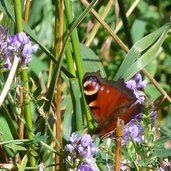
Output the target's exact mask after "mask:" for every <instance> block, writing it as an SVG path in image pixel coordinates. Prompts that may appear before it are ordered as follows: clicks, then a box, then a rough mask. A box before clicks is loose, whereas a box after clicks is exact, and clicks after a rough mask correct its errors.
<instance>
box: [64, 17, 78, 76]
mask: <svg viewBox="0 0 171 171" xmlns="http://www.w3.org/2000/svg"><path fill="white" fill-rule="evenodd" d="M66 28H67V26H66V20H64V33H66V32H67V29H66ZM65 54H66V61H67V65H68V70H69V72H71V74H72V75H74V76H75V69H74V61H73V57H72V52H71V47H70V43H69V42H68V41H67V42H66V51H65Z"/></svg>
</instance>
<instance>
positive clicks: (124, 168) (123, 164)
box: [120, 160, 129, 171]
mask: <svg viewBox="0 0 171 171" xmlns="http://www.w3.org/2000/svg"><path fill="white" fill-rule="evenodd" d="M127 164H128V161H127V160H122V161H121V166H120V168H121V170H122V171H128V170H129V169H128V167H127Z"/></svg>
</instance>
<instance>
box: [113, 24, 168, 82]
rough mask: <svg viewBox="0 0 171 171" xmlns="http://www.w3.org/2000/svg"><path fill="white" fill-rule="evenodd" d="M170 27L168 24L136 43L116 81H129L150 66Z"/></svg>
mask: <svg viewBox="0 0 171 171" xmlns="http://www.w3.org/2000/svg"><path fill="white" fill-rule="evenodd" d="M170 26H171V23H168V24H166V25H164V26H163V27H161V28H159V29H158V30H157V31H155V32H153V33H151V34H149V35H147V36H146V37H144V38H142V39H141V40H139V41H138V42H137V43H135V44H134V45H133V47H132V48H131V49H130V51H129V52H128V54H127V55H126V57H125V59H124V61H123V62H122V64H121V66H120V68H119V70H118V72H117V73H116V76H115V80H118V79H119V78H123V79H125V80H128V79H130V78H131V77H132V76H134V75H135V74H136V73H137V72H138V71H140V70H141V69H142V68H143V67H145V66H146V65H148V64H149V63H150V62H151V61H152V60H153V59H154V58H155V57H156V56H157V54H158V51H159V48H160V47H161V45H162V43H163V41H164V40H165V38H166V35H167V32H168V31H169V29H170ZM143 52H144V54H142V55H141V53H143Z"/></svg>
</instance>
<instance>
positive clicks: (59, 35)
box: [54, 0, 64, 170]
mask: <svg viewBox="0 0 171 171" xmlns="http://www.w3.org/2000/svg"><path fill="white" fill-rule="evenodd" d="M58 3H59V4H60V5H59V6H58ZM58 3H57V2H56V3H55V8H56V17H55V40H54V42H55V47H54V49H55V52H54V54H55V58H56V59H57V58H59V55H60V54H61V51H62V47H63V20H64V19H63V18H64V17H63V15H64V0H58ZM58 7H59V8H58ZM58 11H59V19H58ZM58 23H59V24H58ZM57 40H58V41H57ZM55 92H56V93H55V107H56V138H57V140H58V142H59V143H60V145H61V146H62V135H61V132H62V126H61V111H60V104H61V74H60V76H59V78H58V80H57V86H56V91H55ZM56 150H57V151H60V149H59V147H58V146H57V145H56ZM60 161H61V158H60V157H59V156H57V155H56V163H57V164H60ZM55 169H56V170H61V168H60V165H59V166H56V168H55Z"/></svg>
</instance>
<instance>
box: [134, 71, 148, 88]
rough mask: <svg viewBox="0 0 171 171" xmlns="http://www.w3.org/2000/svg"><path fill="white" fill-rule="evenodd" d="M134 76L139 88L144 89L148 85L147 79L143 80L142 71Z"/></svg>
mask: <svg viewBox="0 0 171 171" xmlns="http://www.w3.org/2000/svg"><path fill="white" fill-rule="evenodd" d="M134 78H135V81H136V83H137V88H141V89H143V88H144V87H146V85H147V81H146V80H144V81H143V80H142V76H141V74H140V73H137V74H135V76H134Z"/></svg>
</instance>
